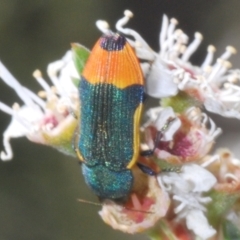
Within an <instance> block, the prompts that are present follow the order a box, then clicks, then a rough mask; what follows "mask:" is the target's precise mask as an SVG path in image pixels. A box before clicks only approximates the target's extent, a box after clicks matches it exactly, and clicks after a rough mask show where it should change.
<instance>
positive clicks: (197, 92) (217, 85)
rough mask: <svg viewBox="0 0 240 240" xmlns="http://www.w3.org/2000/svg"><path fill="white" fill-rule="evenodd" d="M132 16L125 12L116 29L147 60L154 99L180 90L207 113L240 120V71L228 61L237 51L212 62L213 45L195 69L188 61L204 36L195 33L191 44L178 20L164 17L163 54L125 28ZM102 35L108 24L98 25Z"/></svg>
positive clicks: (230, 50)
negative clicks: (189, 95) (178, 26)
mask: <svg viewBox="0 0 240 240" xmlns="http://www.w3.org/2000/svg"><path fill="white" fill-rule="evenodd" d="M131 17H133V14H132V13H131V12H130V11H129V10H126V11H125V12H124V17H123V18H122V19H120V20H119V21H118V22H117V24H116V29H117V30H118V31H119V32H122V33H124V34H126V35H128V36H130V37H132V38H133V39H134V41H133V40H131V39H128V40H129V42H130V44H131V45H132V46H133V47H134V48H135V50H136V54H137V56H138V58H139V59H141V60H143V61H145V62H143V63H142V64H141V65H142V70H143V73H144V75H145V79H146V83H145V84H146V89H145V91H146V93H147V94H149V95H150V96H152V97H155V98H162V97H170V96H174V95H176V94H177V93H178V91H179V90H181V91H186V92H191V93H193V92H194V93H193V97H195V98H197V99H198V100H200V101H201V102H202V103H203V104H204V106H205V108H206V109H207V110H208V111H211V112H214V113H218V114H220V115H222V116H225V117H235V118H238V119H240V86H238V85H237V84H236V83H237V82H239V80H240V71H239V70H229V69H230V68H231V64H230V62H228V59H229V58H230V57H231V55H232V54H235V53H236V50H235V49H234V48H233V47H231V46H228V47H227V48H226V51H225V52H224V53H223V54H222V55H221V56H220V58H218V59H217V61H216V62H215V63H213V59H214V52H215V50H216V49H215V47H214V46H212V45H210V46H209V47H208V49H207V51H208V53H207V56H206V58H205V60H204V61H203V63H202V65H201V66H200V67H197V66H193V65H192V64H191V63H190V62H189V59H190V57H191V55H192V54H193V53H194V52H195V51H196V50H197V48H198V46H199V45H200V43H201V41H202V39H203V36H202V35H201V34H200V33H195V36H194V37H195V38H194V40H193V41H192V42H191V43H190V44H188V36H187V35H186V34H185V33H184V32H183V31H182V30H181V29H176V26H177V24H178V22H177V20H176V19H171V20H170V21H169V19H168V18H167V16H165V15H164V16H163V21H162V28H161V31H160V36H159V44H160V51H159V52H154V51H153V50H152V49H151V48H150V46H149V45H148V44H147V42H146V41H145V40H144V39H143V38H142V37H141V35H140V34H139V33H137V32H136V31H134V30H132V29H129V28H124V25H125V24H126V23H127V22H128V21H129V20H130V18H131ZM97 26H98V28H99V29H100V30H101V31H102V32H107V31H109V30H108V24H107V23H106V22H103V21H98V22H97Z"/></svg>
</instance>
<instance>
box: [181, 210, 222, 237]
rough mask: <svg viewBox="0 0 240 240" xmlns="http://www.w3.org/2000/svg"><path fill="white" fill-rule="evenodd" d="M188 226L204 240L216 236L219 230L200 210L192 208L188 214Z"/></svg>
mask: <svg viewBox="0 0 240 240" xmlns="http://www.w3.org/2000/svg"><path fill="white" fill-rule="evenodd" d="M186 224H187V228H188V229H190V230H192V231H193V232H194V233H195V234H196V235H197V236H199V237H201V238H202V239H203V240H205V239H208V238H210V237H212V236H214V235H215V234H216V233H217V231H216V230H215V229H214V228H213V227H212V226H210V225H209V223H208V221H207V218H206V217H205V215H204V214H203V213H202V211H199V210H190V211H189V213H188V215H187V216H186Z"/></svg>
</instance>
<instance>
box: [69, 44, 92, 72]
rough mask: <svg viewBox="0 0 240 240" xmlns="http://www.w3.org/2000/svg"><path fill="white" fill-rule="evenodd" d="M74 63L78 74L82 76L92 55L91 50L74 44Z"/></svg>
mask: <svg viewBox="0 0 240 240" xmlns="http://www.w3.org/2000/svg"><path fill="white" fill-rule="evenodd" d="M72 52H73V62H74V64H75V67H76V69H77V71H78V73H79V74H80V75H81V74H82V71H83V69H84V66H85V64H86V61H87V59H88V57H89V55H90V51H89V49H87V48H86V47H84V46H83V45H81V44H78V43H72Z"/></svg>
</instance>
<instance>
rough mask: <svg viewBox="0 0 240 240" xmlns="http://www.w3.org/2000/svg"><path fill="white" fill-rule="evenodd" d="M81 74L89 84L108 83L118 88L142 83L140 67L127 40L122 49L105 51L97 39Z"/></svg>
mask: <svg viewBox="0 0 240 240" xmlns="http://www.w3.org/2000/svg"><path fill="white" fill-rule="evenodd" d="M82 76H83V77H84V78H85V79H86V80H87V81H88V82H89V83H91V84H97V83H108V84H113V85H115V86H116V87H118V88H120V89H123V88H125V87H128V86H131V85H133V84H139V85H143V74H142V69H141V67H140V64H139V61H138V59H137V57H136V55H135V52H134V51H133V49H132V47H131V46H130V45H129V43H128V42H126V44H125V46H124V48H123V49H122V50H119V51H107V50H105V49H102V48H101V47H100V41H98V42H97V43H96V45H95V46H94V48H93V50H92V54H91V55H90V57H89V59H88V61H87V63H86V65H85V67H84V70H83V73H82Z"/></svg>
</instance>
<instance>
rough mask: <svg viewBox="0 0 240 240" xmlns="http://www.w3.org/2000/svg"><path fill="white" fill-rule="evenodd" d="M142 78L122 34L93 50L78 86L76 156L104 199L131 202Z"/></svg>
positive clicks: (110, 36)
mask: <svg viewBox="0 0 240 240" xmlns="http://www.w3.org/2000/svg"><path fill="white" fill-rule="evenodd" d="M143 88H144V87H143V74H142V70H141V67H140V64H139V61H138V59H137V57H136V55H135V52H134V50H133V49H132V47H131V46H130V44H129V43H128V42H127V40H126V38H125V37H124V36H123V35H121V34H118V33H112V32H109V33H107V34H104V35H103V36H102V37H101V38H100V39H99V40H98V41H97V43H96V44H95V46H94V47H93V50H92V52H91V54H90V56H89V58H88V60H87V63H86V65H85V67H84V70H83V72H82V76H81V80H80V83H79V99H80V118H79V128H80V129H79V135H78V139H77V146H76V151H77V155H78V157H79V160H80V162H81V163H82V172H83V175H84V178H85V181H86V183H87V185H88V186H89V187H90V188H91V189H92V190H93V192H94V193H95V194H96V195H97V196H99V198H100V199H113V200H117V199H124V198H127V197H128V196H129V194H130V192H131V190H132V186H133V181H134V177H133V173H132V168H133V167H134V166H135V165H136V162H137V159H138V156H139V147H140V146H139V145H140V133H139V127H140V126H139V125H140V118H141V113H142V104H143V93H144V89H143Z"/></svg>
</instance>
